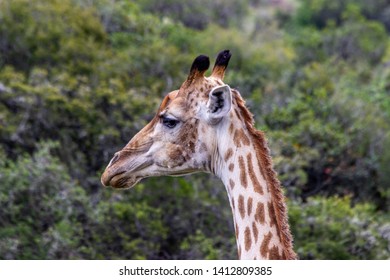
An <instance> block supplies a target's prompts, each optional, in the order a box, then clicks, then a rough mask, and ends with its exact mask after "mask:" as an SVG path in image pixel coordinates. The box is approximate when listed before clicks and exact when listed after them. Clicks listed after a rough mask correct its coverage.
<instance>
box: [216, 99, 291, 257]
mask: <svg viewBox="0 0 390 280" xmlns="http://www.w3.org/2000/svg"><path fill="white" fill-rule="evenodd" d="M238 101H239V102H240V99H239V100H238ZM235 104H236V106H235V107H236V108H235V109H234V110H233V111H232V113H231V121H230V122H226V123H225V124H224V125H222V126H221V131H220V132H221V136H220V137H218V139H228V140H225V141H221V143H220V144H219V146H218V160H216V161H215V162H216V165H217V166H215V167H214V168H213V169H214V173H215V174H216V175H217V176H218V177H220V178H221V180H222V181H223V183H224V185H225V187H226V190H227V193H228V196H229V200H230V206H231V208H232V213H233V219H234V224H235V231H236V240H237V247H238V255H239V258H240V259H294V258H296V256H295V253H294V252H293V250H292V238H291V234H290V230H289V226H288V223H287V215H286V208H285V202H284V197H283V194H282V192H281V188H280V183H279V181H278V180H277V178H276V174H275V172H274V171H273V168H272V162H271V159H270V156H269V150H268V148H267V144H266V141H265V138H264V135H263V134H262V133H261V132H259V131H256V130H255V129H254V128H253V126H252V123H253V120H252V117H251V115H250V114H249V112H248V111H247V109H246V108H245V107H244V106H243V105H244V104H243V102H242V104H241V105H242V106H243V107H242V108H240V106H238V105H237V102H236V103H235ZM242 110H246V111H244V112H242ZM245 114H247V117H248V116H250V119H249V120H248V122H247V123H245V122H244V123H243V121H242V120H243V119H245ZM225 133H228V134H229V135H230V136H231V137H226V134H225ZM222 134H224V136H222Z"/></svg>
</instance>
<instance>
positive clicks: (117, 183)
mask: <svg viewBox="0 0 390 280" xmlns="http://www.w3.org/2000/svg"><path fill="white" fill-rule="evenodd" d="M150 165H152V163H151V162H150V161H147V162H145V163H143V164H140V165H137V166H132V167H131V170H123V171H119V172H118V170H117V171H112V169H111V168H112V167H109V168H108V169H106V170H105V172H104V173H103V175H102V177H101V182H102V184H103V185H104V186H106V187H108V186H111V187H113V188H115V189H129V188H131V187H133V186H134V185H135V184H137V183H138V182H139V181H141V180H142V179H143V178H144V177H145V176H141V173H144V172H143V171H144V170H145V169H146V168H147V167H149V166H150ZM114 170H115V169H114ZM140 171H142V172H140Z"/></svg>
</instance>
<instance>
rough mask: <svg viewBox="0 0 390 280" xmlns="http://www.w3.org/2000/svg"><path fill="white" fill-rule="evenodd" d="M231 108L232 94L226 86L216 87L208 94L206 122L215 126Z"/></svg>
mask: <svg viewBox="0 0 390 280" xmlns="http://www.w3.org/2000/svg"><path fill="white" fill-rule="evenodd" d="M231 107H232V92H231V90H230V87H229V86H228V85H223V86H216V87H214V88H213V89H212V90H211V91H210V94H209V100H208V102H207V120H208V122H209V123H210V124H217V123H218V122H219V121H220V120H221V119H222V118H223V117H225V116H226V115H227V114H228V113H229V112H230V108H231Z"/></svg>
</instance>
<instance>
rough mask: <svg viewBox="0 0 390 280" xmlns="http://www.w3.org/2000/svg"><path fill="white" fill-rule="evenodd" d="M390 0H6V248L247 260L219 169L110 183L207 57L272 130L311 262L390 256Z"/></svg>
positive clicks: (0, 36) (59, 254) (1, 71)
mask: <svg viewBox="0 0 390 280" xmlns="http://www.w3.org/2000/svg"><path fill="white" fill-rule="evenodd" d="M389 34H390V4H389V2H388V1H386V0H376V1H371V0H370V1H369V0H355V1H353V0H346V1H339V0H314V1H310V0H299V1H294V2H293V1H287V0H285V1H282V0H280V1H271V0H244V1H234V0H228V1H222V0H221V1H219V0H217V1H205V0H192V1H180V0H165V1H157V0H137V1H126V0H116V1H110V0H51V1H45V0H1V1H0V209H1V210H0V258H2V259H145V258H147V259H216V258H221V259H231V258H236V256H237V253H236V247H235V240H234V229H233V225H232V218H231V212H230V209H229V206H228V202H227V198H226V193H225V190H224V187H223V185H222V184H221V183H220V182H219V180H217V179H216V178H213V177H211V176H207V175H193V176H192V177H187V178H176V179H173V178H158V179H155V178H152V179H148V180H145V181H143V182H142V183H141V184H139V185H138V186H137V187H136V188H134V189H132V190H131V191H126V192H119V191H115V190H112V189H105V188H102V186H101V184H100V181H99V178H100V175H101V173H102V171H103V169H104V167H105V165H106V164H107V163H108V162H109V160H110V158H111V156H112V155H113V153H114V152H115V151H117V150H119V149H120V148H122V147H123V146H124V145H125V144H126V143H127V141H128V140H129V139H130V138H131V137H132V136H133V135H134V134H135V132H137V131H138V130H139V129H140V128H142V127H143V126H144V125H145V124H146V123H147V122H148V120H150V119H151V118H152V116H153V114H154V112H155V110H156V108H157V106H158V104H159V102H160V101H161V99H162V97H163V96H164V95H165V94H166V93H167V92H169V91H170V90H172V89H175V88H177V87H179V86H180V84H181V82H182V81H183V80H184V79H185V77H186V75H187V72H188V69H189V67H190V64H191V62H192V60H193V58H194V57H195V56H196V55H198V54H207V55H210V56H214V55H216V54H217V52H218V51H219V50H221V49H230V50H231V51H232V53H233V58H232V60H231V63H230V66H229V70H228V72H227V76H226V78H225V80H226V82H227V83H229V84H230V85H231V86H233V87H235V88H238V89H239V90H240V92H241V94H242V95H243V96H244V98H245V99H246V100H247V103H248V105H249V107H250V109H251V111H252V112H253V113H254V114H255V118H256V123H257V126H258V128H259V129H262V130H264V131H266V133H267V135H268V138H269V142H270V145H271V149H272V152H273V157H274V162H275V165H276V169H277V171H278V173H279V177H280V179H281V181H282V183H283V186H284V187H285V193H286V195H287V196H288V204H289V216H290V221H291V226H292V230H293V234H294V237H295V248H296V251H297V252H298V254H299V256H300V258H301V259H389V258H390V214H389V211H390V149H389V146H390V41H389Z"/></svg>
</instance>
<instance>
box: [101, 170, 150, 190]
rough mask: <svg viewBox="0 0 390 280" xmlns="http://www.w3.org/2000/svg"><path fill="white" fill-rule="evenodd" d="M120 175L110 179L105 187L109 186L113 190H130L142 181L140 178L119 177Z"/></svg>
mask: <svg viewBox="0 0 390 280" xmlns="http://www.w3.org/2000/svg"><path fill="white" fill-rule="evenodd" d="M122 174H123V173H122ZM122 174H118V175H115V176H114V177H112V178H111V180H110V181H109V183H108V184H107V185H106V186H111V187H112V188H114V189H130V188H132V187H134V186H135V185H136V184H137V183H138V182H139V181H141V180H142V179H143V178H142V177H134V176H130V177H128V176H121V175H122Z"/></svg>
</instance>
